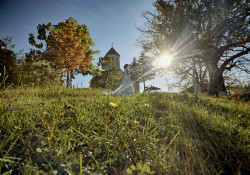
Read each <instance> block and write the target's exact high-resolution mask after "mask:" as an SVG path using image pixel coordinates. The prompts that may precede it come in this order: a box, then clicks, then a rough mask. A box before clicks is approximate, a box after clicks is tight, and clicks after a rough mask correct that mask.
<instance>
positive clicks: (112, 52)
mask: <svg viewBox="0 0 250 175" xmlns="http://www.w3.org/2000/svg"><path fill="white" fill-rule="evenodd" d="M110 54H114V55H118V56H120V55H119V53H117V52H116V50H115V49H114V48H113V47H111V49H110V50H109V51H108V53H106V55H110ZM106 55H105V56H106Z"/></svg>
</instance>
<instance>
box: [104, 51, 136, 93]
mask: <svg viewBox="0 0 250 175" xmlns="http://www.w3.org/2000/svg"><path fill="white" fill-rule="evenodd" d="M105 57H109V58H111V60H112V61H111V63H108V65H107V70H109V69H112V68H114V69H115V70H117V71H119V72H120V74H121V80H120V82H119V84H118V85H116V86H114V87H112V89H113V90H114V89H116V88H118V87H119V86H120V85H122V82H123V79H124V77H125V74H124V71H122V70H121V68H120V54H119V53H118V52H117V51H116V50H115V49H114V48H113V46H112V47H111V49H110V50H109V51H108V52H107V53H106V55H105ZM131 80H132V82H134V81H133V80H134V77H131ZM133 86H134V89H135V91H136V92H140V83H139V81H136V82H134V83H133Z"/></svg>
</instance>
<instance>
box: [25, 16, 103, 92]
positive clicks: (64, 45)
mask: <svg viewBox="0 0 250 175" xmlns="http://www.w3.org/2000/svg"><path fill="white" fill-rule="evenodd" d="M37 28H38V37H37V38H38V39H39V40H41V41H42V40H44V41H45V43H46V50H45V51H44V52H43V56H42V57H41V58H42V59H44V60H47V61H49V62H50V64H51V66H52V67H54V68H55V70H56V71H57V72H58V73H63V74H67V80H66V86H67V87H69V85H70V79H72V76H73V71H76V70H81V71H82V74H84V72H88V71H89V69H90V68H92V66H90V65H92V64H91V62H92V60H93V54H95V53H98V51H94V50H93V49H91V48H90V46H94V45H95V43H94V42H93V40H92V39H91V38H90V36H89V35H90V34H89V31H88V28H87V26H86V25H84V24H83V25H80V24H78V23H77V21H76V20H75V19H73V18H71V17H70V18H69V19H67V20H66V21H65V22H60V23H58V24H57V25H51V23H48V24H47V25H45V24H43V25H40V24H39V25H38V27H37ZM47 32H48V35H47V34H46V33H47ZM29 41H30V44H32V45H34V46H35V47H37V48H39V49H41V48H42V47H43V42H41V43H40V44H37V43H36V42H35V37H34V35H33V34H30V38H29ZM78 72H79V71H78ZM70 75H71V77H70Z"/></svg>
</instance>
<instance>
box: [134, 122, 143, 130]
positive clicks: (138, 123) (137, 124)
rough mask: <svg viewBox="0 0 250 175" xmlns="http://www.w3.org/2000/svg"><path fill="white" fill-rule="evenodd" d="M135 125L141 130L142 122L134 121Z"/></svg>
mask: <svg viewBox="0 0 250 175" xmlns="http://www.w3.org/2000/svg"><path fill="white" fill-rule="evenodd" d="M134 124H135V125H136V126H138V127H140V128H141V127H142V126H141V124H140V122H139V121H137V120H134Z"/></svg>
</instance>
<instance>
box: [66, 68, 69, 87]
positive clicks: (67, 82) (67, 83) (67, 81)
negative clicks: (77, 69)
mask: <svg viewBox="0 0 250 175" xmlns="http://www.w3.org/2000/svg"><path fill="white" fill-rule="evenodd" d="M66 87H67V88H69V71H68V72H67V80H66Z"/></svg>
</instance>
